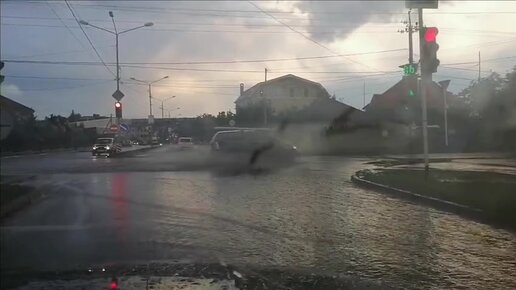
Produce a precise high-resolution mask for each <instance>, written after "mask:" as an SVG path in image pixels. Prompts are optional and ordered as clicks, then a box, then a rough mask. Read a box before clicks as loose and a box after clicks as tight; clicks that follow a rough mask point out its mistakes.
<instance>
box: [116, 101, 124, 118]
mask: <svg viewBox="0 0 516 290" xmlns="http://www.w3.org/2000/svg"><path fill="white" fill-rule="evenodd" d="M115 116H116V117H117V118H122V103H120V102H116V103H115Z"/></svg>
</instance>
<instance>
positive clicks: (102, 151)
mask: <svg viewBox="0 0 516 290" xmlns="http://www.w3.org/2000/svg"><path fill="white" fill-rule="evenodd" d="M120 151H122V145H121V144H120V142H119V141H118V140H117V139H116V138H112V137H109V138H98V139H97V140H96V141H95V144H93V148H92V149H91V155H93V156H97V155H108V156H110V155H113V154H116V153H118V152H120Z"/></svg>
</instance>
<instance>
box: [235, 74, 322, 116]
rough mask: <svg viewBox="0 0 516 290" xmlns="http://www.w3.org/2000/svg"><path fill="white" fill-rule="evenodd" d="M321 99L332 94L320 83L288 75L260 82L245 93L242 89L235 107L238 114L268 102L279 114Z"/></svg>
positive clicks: (298, 108)
mask: <svg viewBox="0 0 516 290" xmlns="http://www.w3.org/2000/svg"><path fill="white" fill-rule="evenodd" d="M319 98H327V99H328V98H330V94H328V92H327V91H326V89H325V88H324V87H323V86H322V85H321V84H320V83H316V82H313V81H310V80H307V79H304V78H300V77H298V76H295V75H292V74H288V75H284V76H281V77H279V78H275V79H271V80H268V81H267V82H260V83H258V84H256V85H254V86H252V87H251V88H249V89H247V90H245V91H244V90H243V87H241V88H240V96H239V97H238V99H237V100H236V101H235V105H236V110H237V112H238V110H239V109H240V108H245V107H249V106H251V105H262V104H263V102H264V100H266V101H267V103H268V104H269V105H270V106H271V108H272V113H273V114H279V113H282V112H285V111H289V110H300V109H302V108H304V107H306V106H308V105H310V104H312V103H313V102H314V101H315V100H317V99H319Z"/></svg>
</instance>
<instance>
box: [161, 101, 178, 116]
mask: <svg viewBox="0 0 516 290" xmlns="http://www.w3.org/2000/svg"><path fill="white" fill-rule="evenodd" d="M175 97H176V96H172V97H168V98H166V99H162V100H161V107H160V108H161V119H163V118H165V117H164V112H163V110H164V107H163V103H164V102H165V101H168V100H170V99H173V98H175Z"/></svg>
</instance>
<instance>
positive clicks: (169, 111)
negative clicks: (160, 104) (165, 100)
mask: <svg viewBox="0 0 516 290" xmlns="http://www.w3.org/2000/svg"><path fill="white" fill-rule="evenodd" d="M179 109H181V108H180V107H177V108H175V109H172V110H167V111H168V118H169V119H170V113H171V112H173V111H176V110H179ZM178 116H181V114H179V115H178Z"/></svg>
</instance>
